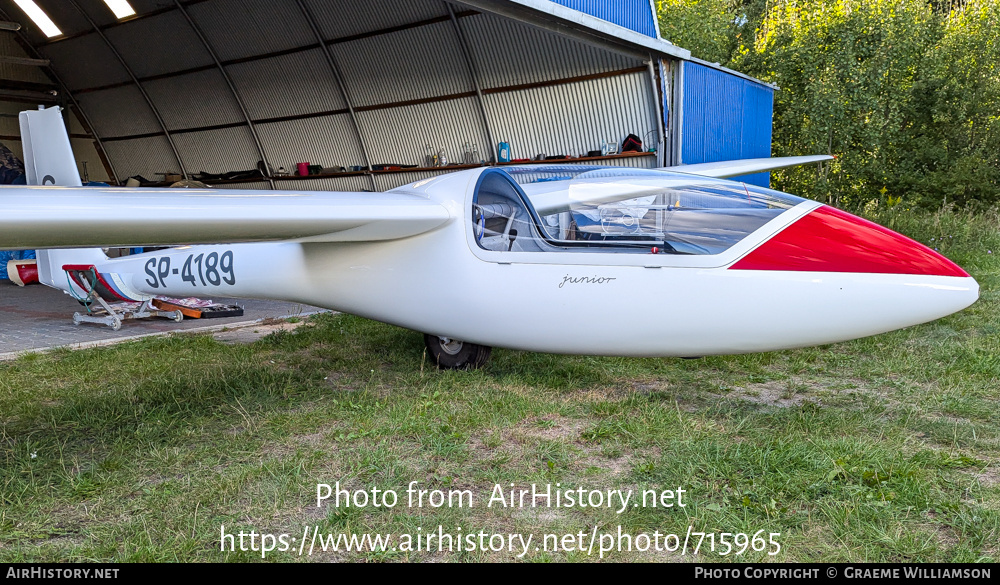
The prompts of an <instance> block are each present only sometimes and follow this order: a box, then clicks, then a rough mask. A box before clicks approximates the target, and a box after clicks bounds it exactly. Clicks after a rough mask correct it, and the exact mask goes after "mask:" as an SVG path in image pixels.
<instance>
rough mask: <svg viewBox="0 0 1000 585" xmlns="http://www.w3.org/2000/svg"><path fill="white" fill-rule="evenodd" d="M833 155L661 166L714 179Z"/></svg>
mask: <svg viewBox="0 0 1000 585" xmlns="http://www.w3.org/2000/svg"><path fill="white" fill-rule="evenodd" d="M833 159H834V157H832V156H830V155H827V154H814V155H810V156H779V157H774V158H745V159H741V160H724V161H719V162H710V163H697V164H693V165H677V166H674V167H663V169H662V170H665V171H676V172H678V173H688V174H690V175H698V176H701V177H714V178H716V179H728V178H730V177H739V176H740V175H750V174H753V173H766V172H769V171H777V170H779V169H787V168H788V167H795V166H798V165H805V164H809V163H816V162H823V161H827V160H833Z"/></svg>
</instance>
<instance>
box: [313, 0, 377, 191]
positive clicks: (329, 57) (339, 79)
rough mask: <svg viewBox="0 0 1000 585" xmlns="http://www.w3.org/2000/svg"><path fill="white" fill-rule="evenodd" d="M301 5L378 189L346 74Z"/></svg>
mask: <svg viewBox="0 0 1000 585" xmlns="http://www.w3.org/2000/svg"><path fill="white" fill-rule="evenodd" d="M295 2H296V3H297V4H298V5H299V10H301V11H302V15H303V16H304V17H305V19H306V22H308V23H309V28H310V29H312V32H313V35H315V37H316V42H317V43H319V46H320V48H321V49H322V51H323V56H324V57H325V58H326V64H327V65H328V66H329V67H330V72H331V73H333V79H334V81H335V82H336V83H337V89H339V90H340V95H341V97H342V98H343V99H344V104H346V105H347V113H348V114H349V115H350V117H351V126H353V127H354V134H355V136H356V137H357V139H358V148H360V149H361V158H362V162H363V163H365V168H367V169H368V173H369V174H368V178H369V179H371V182H372V190H377V188H376V186H375V175H373V174H371V171H372V164H371V158H369V157H368V147H367V146H365V138H364V136H363V135H362V134H361V125H360V124H358V116H357V114H356V113H355V112H354V104H352V103H351V96H350V94H348V93H347V86H346V84H345V83H344V76H343V74H341V72H340V66H339V65H338V64H337V60H336V59H334V57H333V53H332V52H331V51H330V46H329V45H328V44H327V42H326V40H324V39H323V35H322V34H321V33H320V32H319V27H318V26H316V18H315V17H314V16H313V14H312V11H310V10H309V7H308V6H306V5H305V3H304V2H302V0H295Z"/></svg>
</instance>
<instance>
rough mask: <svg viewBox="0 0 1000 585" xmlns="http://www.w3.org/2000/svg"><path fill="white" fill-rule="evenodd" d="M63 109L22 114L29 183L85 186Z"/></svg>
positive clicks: (22, 140) (25, 166) (40, 110)
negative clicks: (63, 116)
mask: <svg viewBox="0 0 1000 585" xmlns="http://www.w3.org/2000/svg"><path fill="white" fill-rule="evenodd" d="M61 109H62V108H48V109H38V110H28V111H26V112H21V114H20V116H19V117H18V119H19V120H20V122H21V143H22V145H23V146H24V172H25V174H26V175H27V178H26V180H27V183H28V184H29V185H60V186H62V187H80V186H82V185H83V183H81V182H80V171H79V170H77V168H76V158H75V157H74V156H73V147H72V146H70V143H69V135H68V134H67V133H66V125H65V124H64V123H63V118H62V113H61V111H60V110H61Z"/></svg>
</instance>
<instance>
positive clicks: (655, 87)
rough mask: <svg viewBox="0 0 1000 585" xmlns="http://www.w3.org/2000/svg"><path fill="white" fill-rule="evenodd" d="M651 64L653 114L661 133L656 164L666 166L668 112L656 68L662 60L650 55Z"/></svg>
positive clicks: (657, 145)
mask: <svg viewBox="0 0 1000 585" xmlns="http://www.w3.org/2000/svg"><path fill="white" fill-rule="evenodd" d="M646 64H647V65H649V84H650V89H651V90H652V92H653V93H652V96H653V115H654V116H655V117H656V128H655V129H656V133H657V134H658V135H659V139H658V142H657V144H656V166H659V167H665V166H667V162H666V161H667V159H666V156H665V155H666V153H665V152H664V150H666V148H665V147H666V144H667V138H666V137H667V130H666V124H665V122H664V117H665V115H666V112H664V110H663V94H662V93H661V91H660V90H661V87H660V76H659V75H657V73H656V70H657V68H659V66H660V65H659V64H660V61H659V59H656V57H655V56H653V55H650V56H649V61H648V62H647V63H646Z"/></svg>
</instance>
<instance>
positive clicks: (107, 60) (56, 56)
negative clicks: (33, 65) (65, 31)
mask: <svg viewBox="0 0 1000 585" xmlns="http://www.w3.org/2000/svg"><path fill="white" fill-rule="evenodd" d="M38 50H39V52H40V53H41V54H42V55H43V56H44V57H46V58H48V59H50V60H51V61H52V67H53V68H54V69H55V71H56V73H58V74H59V77H60V78H62V80H63V83H65V84H66V86H67V87H69V89H71V90H73V89H80V88H84V87H95V86H101V85H108V84H111V83H121V82H123V81H129V76H128V72H127V71H125V68H124V67H122V66H121V64H120V63H119V62H118V59H117V58H116V57H115V55H114V53H112V52H111V49H109V48H108V46H107V45H106V44H105V43H104V41H103V40H101V37H99V36H97V34H96V33H92V34H88V35H84V36H82V37H77V38H75V39H68V40H65V41H62V42H59V43H55V44H52V45H44V46H42V47H39V49H38Z"/></svg>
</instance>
